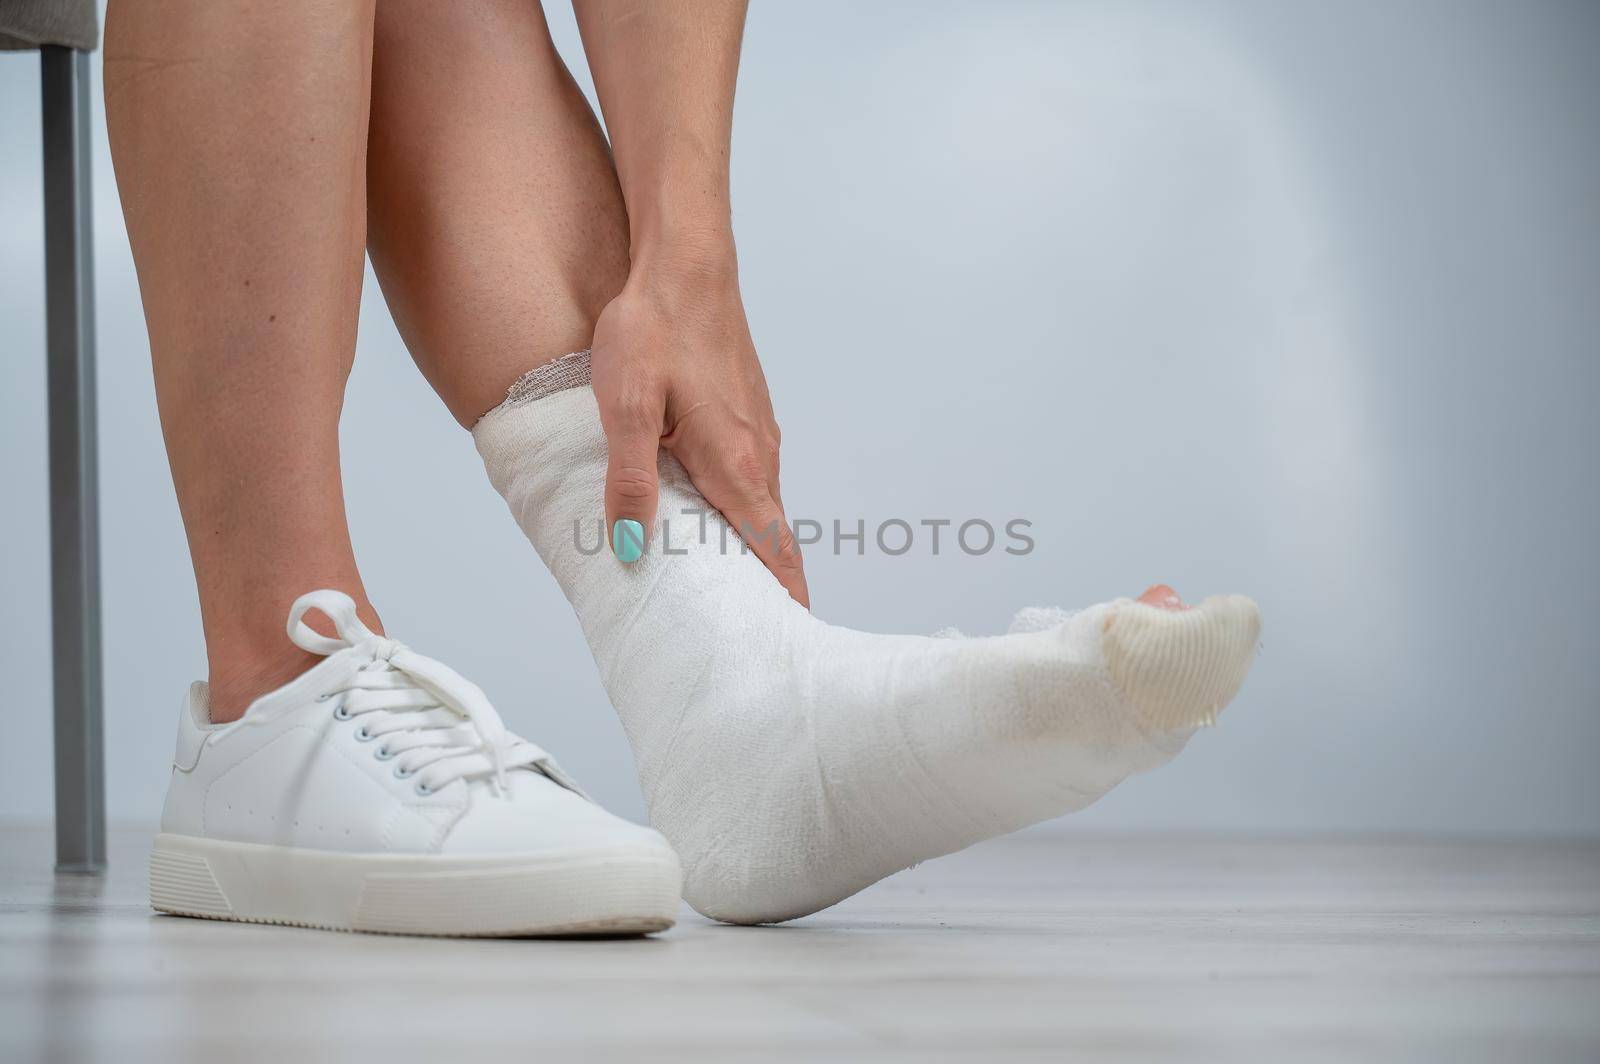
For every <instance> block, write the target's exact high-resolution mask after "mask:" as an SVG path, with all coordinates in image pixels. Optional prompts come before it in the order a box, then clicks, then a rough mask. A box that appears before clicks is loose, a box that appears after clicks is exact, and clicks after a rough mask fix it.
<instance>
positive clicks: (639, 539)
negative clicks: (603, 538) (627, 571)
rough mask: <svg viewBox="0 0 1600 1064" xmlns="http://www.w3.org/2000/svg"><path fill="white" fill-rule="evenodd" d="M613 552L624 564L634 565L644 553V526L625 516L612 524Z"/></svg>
mask: <svg viewBox="0 0 1600 1064" xmlns="http://www.w3.org/2000/svg"><path fill="white" fill-rule="evenodd" d="M611 553H613V554H615V555H616V556H617V561H619V562H622V563H623V564H624V565H632V564H633V563H634V562H636V561H638V560H639V556H640V555H642V554H643V553H644V526H643V525H641V524H640V523H639V522H637V521H633V520H630V519H628V518H626V517H624V518H623V519H622V520H620V521H615V522H613V523H612V525H611Z"/></svg>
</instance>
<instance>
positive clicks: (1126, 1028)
mask: <svg viewBox="0 0 1600 1064" xmlns="http://www.w3.org/2000/svg"><path fill="white" fill-rule="evenodd" d="M147 843H148V836H146V835H143V834H141V833H137V832H119V833H117V834H116V835H115V837H114V839H113V847H112V851H113V852H112V856H113V866H112V871H111V873H110V875H109V876H108V877H107V878H106V879H105V880H104V881H99V880H95V879H88V878H83V877H69V876H63V877H59V878H58V877H55V876H53V875H52V874H51V873H50V871H49V847H50V841H49V838H48V835H47V834H46V833H45V832H44V831H41V830H25V829H15V828H13V829H0V1058H3V1059H5V1060H26V1059H53V1060H76V1059H92V1058H104V1059H112V1060H119V1061H121V1060H137V1059H147V1060H188V1059H194V1060H208V1061H209V1060H224V1059H229V1058H231V1057H235V1056H237V1057H248V1058H261V1059H270V1060H274V1061H279V1062H288V1064H300V1062H302V1061H305V1060H317V1059H341V1060H343V1059H373V1060H384V1061H394V1060H402V1059H418V1058H423V1059H430V1060H434V1061H440V1062H453V1061H466V1060H485V1061H487V1060H491V1059H492V1060H517V1061H530V1062H538V1061H545V1060H550V1061H554V1060H567V1059H597V1058H605V1059H619V1060H624V1059H639V1058H641V1057H644V1056H650V1057H652V1059H654V1058H656V1057H661V1058H668V1059H682V1060H690V1059H694V1060H749V1059H781V1060H801V1059H816V1058H827V1059H832V1060H880V1059H882V1060H941V1059H974V1060H977V1059H982V1060H995V1059H1062V1058H1066V1057H1069V1056H1070V1057H1074V1058H1077V1059H1113V1060H1154V1059H1169V1058H1174V1057H1205V1058H1208V1059H1213V1060H1220V1059H1231V1060H1237V1059H1254V1060H1264V1061H1265V1060H1271V1061H1287V1060H1300V1059H1311V1060H1342V1061H1343V1060H1349V1061H1379V1060H1383V1061H1387V1060H1406V1061H1414V1060H1439V1061H1451V1062H1460V1061H1476V1060H1483V1061H1512V1062H1515V1064H1527V1062H1529V1061H1535V1060H1573V1061H1580V1060H1581V1061H1595V1060H1600V843H1561V842H1522V843H1482V842H1478V843H1467V842H1448V841H1421V840H1410V841H1404V840H1387V841H1375V840H1353V839H1342V840H1340V839H1333V840H1323V841H1311V842H1306V841H1289V840H1271V839H1241V838H1208V837H1195V836H1185V837H1172V838H1161V837H1148V836H1144V837H1124V836H1094V835H1090V836H1082V835H1074V834H1068V833H1065V832H1062V831H1060V830H1059V829H1056V830H1043V831H1038V832H1035V833H1031V834H1024V835H1020V836H1015V837H1013V838H1010V839H1002V840H998V841H996V842H993V843H989V844H987V845H984V846H981V847H978V848H976V849H974V850H970V851H968V852H967V853H965V854H961V855H958V856H956V857H954V858H946V859H944V860H942V861H935V862H932V863H930V864H927V865H924V866H922V867H921V868H917V869H914V870H913V871H911V872H909V873H905V874H902V875H901V876H898V877H895V878H894V879H892V880H891V881H889V882H887V883H884V884H880V885H879V886H878V887H876V888H874V889H873V890H870V891H868V892H866V893H865V894H863V895H861V896H859V897H857V898H854V899H852V900H850V901H848V902H846V903H845V904H843V905H840V906H838V907H836V908H835V909H833V910H831V911H829V912H827V913H824V914H822V915H820V916H814V917H811V918H810V919H807V920H802V921H799V922H797V923H795V924H791V925H788V926H785V927H778V928H728V927H720V926H716V925H713V924H709V923H707V922H705V921H703V920H701V919H700V918H699V917H697V916H695V915H693V914H692V913H690V912H689V911H688V910H685V911H684V915H683V920H682V922H681V923H680V924H679V925H678V927H677V928H675V929H674V930H672V931H670V932H668V933H667V934H665V935H662V936H659V937H657V938H655V939H651V940H637V939H636V940H610V941H587V942H541V941H509V942H458V941H435V940H420V939H404V938H388V937H380V936H369V935H339V934H330V933H326V932H318V931H299V930H289V929H280V928H268V927H256V926H250V925H241V924H222V923H211V922H208V921H196V920H185V919H179V918H174V917H164V916H157V915H155V914H153V913H152V912H150V911H149V910H148V909H147V908H146V906H145V898H144V882H143V881H144V875H145V857H144V848H145V846H146V845H147Z"/></svg>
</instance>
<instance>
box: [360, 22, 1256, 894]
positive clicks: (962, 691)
mask: <svg viewBox="0 0 1600 1064" xmlns="http://www.w3.org/2000/svg"><path fill="white" fill-rule="evenodd" d="M485 20H489V21H492V22H493V23H494V25H493V26H492V27H490V29H489V30H488V31H486V28H485V26H484V24H483V23H484V21H485ZM376 37H377V59H376V63H375V68H374V75H373V77H374V101H373V119H372V134H371V159H372V166H371V179H370V181H369V189H370V213H369V225H370V244H371V251H372V257H373V262H374V265H375V267H376V269H377V272H378V276H379V279H380V282H381V283H382V285H383V289H384V295H385V297H386V299H387V300H388V302H389V305H390V307H391V309H392V310H393V312H394V315H395V318H396V320H397V322H398V323H399V324H400V327H401V331H402V334H403V335H404V336H405V338H406V341H407V343H408V345H409V346H410V348H411V350H412V353H413V355H414V356H415V357H416V359H417V361H418V363H419V365H420V366H421V367H422V369H423V372H424V373H425V374H426V375H427V377H428V379H429V381H430V383H432V384H433V386H434V387H435V389H436V390H438V391H439V393H440V395H441V397H442V398H443V399H444V400H445V402H446V403H447V405H449V407H450V409H451V410H452V412H453V413H454V414H455V415H456V417H457V418H458V419H459V420H460V421H462V423H463V424H467V425H472V424H474V422H477V428H476V430H475V433H474V435H475V437H476V440H477V444H478V447H479V450H480V452H481V453H482V455H483V457H484V462H485V465H486V468H487V469H488V471H489V475H490V478H491V480H492V481H493V482H494V484H495V486H496V488H497V489H499V490H500V492H501V493H502V494H503V495H504V496H505V497H506V499H507V502H508V503H509V505H510V507H511V510H512V513H513V515H514V516H515V518H516V519H517V521H518V523H519V524H520V525H521V526H522V528H523V529H524V531H525V532H526V533H527V534H528V536H529V538H530V540H531V541H532V542H533V544H534V546H535V547H536V548H537V549H538V551H539V553H540V555H541V556H542V557H543V559H544V561H545V562H546V564H547V565H549V567H550V568H551V570H552V571H553V572H554V573H555V575H556V577H557V579H558V580H559V581H560V584H561V586H562V588H563V589H564V590H565V592H566V594H567V597H568V598H569V600H570V601H571V602H572V605H573V607H574V609H575V611H576V612H577V614H578V618H579V620H580V622H581V624H582V625H583V629H584V632H585V633H586V635H587V637H588V639H589V644H590V647H591V649H592V650H593V652H594V657H595V661H596V663H597V665H598V666H599V668H600V671H601V675H602V678H603V680H604V682H605V685H606V689H607V691H608V693H609V694H610V697H611V699H612V702H613V703H614V705H615V707H616V709H617V712H618V713H619V714H620V715H621V718H622V721H623V724H624V726H625V728H626V730H627V733H628V737H629V739H630V741H631V743H632V744H633V748H634V753H635V756H636V759H637V762H638V769H639V775H640V781H641V784H642V786H643V790H644V793H645V796H646V799H647V801H648V803H649V809H650V815H651V818H652V821H653V822H654V824H655V826H656V827H657V828H658V829H659V830H661V831H662V832H663V833H664V834H666V835H667V837H668V839H669V840H670V841H671V842H672V843H673V845H674V846H675V847H676V848H677V850H678V851H679V853H680V855H681V856H682V858H683V863H684V868H685V872H686V876H687V883H686V895H687V897H688V898H689V900H690V901H691V902H692V903H693V904H694V905H695V906H696V907H697V908H698V909H699V910H700V911H701V912H703V913H706V914H708V915H710V916H713V917H717V918H719V919H724V920H730V921H737V922H761V921H772V920H782V919H787V918H791V917H795V916H800V915H803V914H805V913H808V912H813V911H815V910H817V909H820V908H823V907H825V906H827V905H830V904H832V903H834V902H836V901H838V900H840V899H841V898H844V897H847V896H848V895H850V894H852V893H854V892H856V891H858V890H860V889H862V888H863V887H865V886H867V885H869V884H870V883H872V882H874V881H876V880H878V879H880V878H882V877H883V876H885V875H889V874H891V873H893V872H895V871H896V870H898V869H900V868H904V867H906V866H907V865H910V864H912V863H915V862H916V861H919V860H924V859H927V858H930V857H934V856H937V855H939V854H943V853H949V852H951V851H953V850H956V849H960V848H961V847H963V846H966V845H969V844H971V843H973V842H975V841H978V840H979V839H983V838H988V837H990V836H993V835H996V834H1000V833H1002V832H1006V831H1011V830H1014V829H1016V828H1019V827H1022V826H1024V825H1026V824H1030V823H1033V822H1035V821H1038V820H1042V819H1045V818H1048V817H1053V816H1056V815H1059V814H1061V813H1063V812H1066V811H1068V810H1071V809H1076V808H1079V807H1081V806H1083V805H1086V804H1088V803H1089V802H1091V801H1093V800H1094V799H1095V798H1097V797H1098V796H1100V795H1101V794H1103V793H1105V791H1106V790H1108V789H1109V788H1110V787H1112V786H1114V785H1115V784H1116V783H1117V782H1118V781H1119V780H1121V779H1123V778H1124V777H1125V776H1127V775H1128V774H1129V773H1131V772H1135V771H1139V770H1141V769H1146V768H1150V767H1153V766H1155V765H1158V764H1160V763H1162V762H1163V761H1165V760H1167V759H1168V758H1170V757H1171V756H1172V755H1173V754H1175V753H1176V752H1177V751H1178V750H1179V749H1180V748H1181V747H1182V746H1183V744H1184V742H1185V741H1186V740H1187V738H1188V736H1189V734H1190V733H1191V732H1192V730H1193V729H1194V728H1195V727H1196V726H1197V725H1198V724H1200V723H1202V722H1205V721H1207V720H1210V719H1211V718H1212V716H1213V715H1214V713H1215V712H1216V710H1217V709H1219V708H1220V707H1221V706H1222V705H1223V704H1224V703H1226V701H1227V700H1228V699H1229V698H1231V697H1232V695H1233V693H1234V691H1235V690H1236V689H1237V687H1238V684H1239V682H1240V681H1241V680H1242V678H1243V674H1244V671H1245V669H1246V668H1247V667H1248V664H1249V662H1250V660H1251V658H1252V656H1253V654H1254V649H1255V645H1256V639H1257V625H1258V622H1257V618H1256V611H1255V607H1254V605H1253V604H1252V603H1250V602H1249V600H1247V599H1242V598H1233V597H1229V598H1219V599H1211V600H1207V601H1206V602H1204V603H1202V604H1200V605H1199V606H1196V607H1194V608H1193V609H1178V608H1173V607H1176V606H1178V605H1179V604H1178V603H1177V602H1176V601H1175V600H1176V596H1174V595H1172V594H1171V592H1170V589H1166V588H1153V589H1151V591H1150V592H1148V593H1147V594H1146V595H1145V596H1142V597H1141V601H1130V600H1119V601H1118V602H1115V603H1109V604H1105V605H1102V606H1097V607H1092V608H1091V609H1088V610H1085V611H1082V612H1081V613H1078V614H1076V615H1073V616H1072V617H1070V618H1066V617H1065V616H1064V615H1061V616H1056V617H1055V618H1054V621H1053V622H1052V623H1047V624H1046V625H1045V626H1044V627H1043V629H1042V630H1036V631H1017V632H1015V633H1013V634H1009V635H1007V636H1003V637H999V638H994V639H969V640H949V639H932V638H921V637H909V636H878V635H867V634H864V633H859V632H853V631H850V630H847V629H842V628H837V627H833V626H830V625H827V624H824V623H823V622H822V621H820V620H818V619H817V618H816V617H813V616H812V615H811V614H809V613H808V612H807V611H806V610H804V609H803V608H801V607H800V606H798V605H797V604H796V603H795V602H794V601H792V600H791V599H790V598H789V597H788V596H787V595H786V594H785V593H784V592H783V590H782V588H781V587H780V586H779V585H778V584H777V583H776V581H775V580H773V578H772V577H771V575H770V574H769V573H768V572H767V571H766V570H765V569H764V568H763V567H762V566H761V564H760V563H759V562H758V561H757V560H756V559H755V557H754V556H752V555H744V554H741V553H740V552H739V551H738V550H737V549H733V550H731V551H729V552H727V553H724V552H722V551H721V550H720V549H718V548H717V544H718V543H719V541H720V538H721V537H720V535H719V532H720V529H719V528H718V527H717V522H718V521H719V520H720V519H719V518H717V517H716V515H715V514H712V515H710V517H709V521H710V522H711V524H710V527H709V529H708V531H709V535H708V536H707V541H706V544H705V545H698V544H695V543H692V542H691V543H689V544H687V546H688V547H689V553H688V554H686V555H684V556H674V557H670V558H669V557H664V556H662V555H661V554H660V553H659V552H658V551H655V550H652V551H651V552H649V553H647V555H646V557H645V558H643V559H642V560H641V561H640V562H638V563H636V564H635V565H633V566H623V565H621V564H620V563H618V562H617V561H616V559H615V558H613V557H612V556H611V554H610V553H609V552H605V551H602V552H601V553H599V554H597V555H593V556H584V555H582V554H580V553H579V552H578V551H577V550H576V549H575V547H574V542H573V531H572V530H573V523H574V522H575V521H580V520H581V521H582V522H585V526H586V527H591V528H592V527H593V522H594V521H595V520H596V519H597V518H598V517H599V515H600V504H601V500H602V498H603V494H604V480H605V471H606V446H605V440H604V438H603V436H602V434H601V429H600V424H599V421H598V417H597V414H596V409H595V401H594V396H593V393H592V391H591V390H590V389H589V387H588V386H587V376H586V374H587V366H586V363H583V362H581V360H580V361H573V360H568V361H557V362H554V363H551V364H550V365H549V366H547V367H546V369H545V371H544V373H543V374H542V375H536V379H535V380H533V381H531V382H530V384H529V386H525V387H522V388H519V389H518V391H519V395H520V398H519V399H518V400H516V401H514V402H511V403H508V404H507V405H505V406H502V407H500V408H498V409H495V410H494V411H493V412H492V413H490V414H489V415H488V416H487V417H483V418H482V420H481V421H478V418H479V415H482V414H483V413H484V411H486V410H489V409H490V408H491V407H494V406H495V404H496V403H498V402H499V401H500V400H501V399H502V398H503V397H504V396H505V395H506V391H507V389H508V387H510V386H511V385H512V384H513V383H514V382H516V381H518V379H519V377H521V376H522V375H523V374H524V372H525V371H526V370H528V369H529V368H530V367H534V366H538V365H539V364H540V362H541V361H548V360H549V359H550V358H551V357H552V355H553V354H554V353H556V352H560V351H570V350H574V349H576V348H581V347H584V346H586V345H587V343H588V338H589V336H590V335H592V332H593V328H594V321H595V317H596V316H597V315H598V314H599V312H600V310H601V309H602V308H603V307H604V306H605V304H606V302H607V301H608V300H609V299H610V298H611V297H612V296H613V295H615V294H616V292H618V291H619V290H620V289H621V287H622V285H623V283H624V281H625V280H626V276H627V269H628V257H627V248H628V237H627V233H628V230H627V219H626V216H625V214H624V212H623V205H622V200H621V196H620V194H619V192H618V190H617V182H616V175H615V172H614V170H613V168H612V165H611V162H610V158H609V155H608V153H607V151H606V146H605V141H604V138H603V137H602V135H601V133H600V130H599V127H598V125H597V123H596V122H595V120H594V117H593V115H592V114H591V113H590V112H589V110H588V107H587V106H586V105H585V104H584V102H583V99H582V96H581V94H580V93H578V91H577V89H576V86H575V85H573V83H572V80H571V78H570V76H569V75H568V74H567V71H566V69H565V67H563V66H562V65H561V62H560V59H559V57H557V56H556V54H555V50H554V48H553V47H552V46H551V45H550V43H549V38H548V34H547V32H546V30H545V27H544V24H543V19H542V16H541V15H540V13H539V11H538V8H537V7H536V6H532V5H512V4H504V5H499V4H494V5H484V6H481V7H474V8H472V9H471V17H470V18H469V17H467V16H466V14H465V12H464V11H463V9H461V7H460V5H437V4H431V3H426V2H424V0H391V2H389V3H387V4H385V5H381V6H380V8H379V11H378V16H377V31H376ZM402 72H403V74H404V76H401V73H402ZM444 85H448V86H449V91H434V89H435V88H437V87H438V86H444ZM430 86H433V87H434V88H430ZM508 86H509V88H508ZM463 159H467V160H471V165H470V166H468V167H463V166H461V165H460V163H459V161H460V160H463ZM530 175H533V177H532V178H530ZM541 381H542V382H544V384H541ZM550 381H559V382H561V383H562V384H564V385H567V387H563V388H560V389H558V390H554V391H550V389H549V388H548V387H544V385H546V384H548V382H550ZM541 388H543V390H544V391H550V394H542V391H541ZM660 465H661V473H662V501H661V506H660V511H659V516H660V517H663V518H668V519H671V518H672V516H673V515H674V513H680V512H682V511H684V510H693V511H701V510H704V509H705V502H704V500H703V498H702V497H701V496H700V494H699V493H698V492H697V491H695V490H694V488H693V487H692V485H691V484H690V483H689V481H688V479H687V477H686V476H685V475H684V474H683V470H682V469H681V467H679V466H678V465H677V463H676V462H675V461H673V460H672V459H670V458H668V457H665V456H663V457H662V458H661V462H660ZM691 522H693V523H694V524H695V525H696V526H697V525H698V518H697V517H691V518H687V519H684V520H683V522H682V525H681V526H680V527H687V526H688V525H689V524H690V523H691ZM730 541H732V540H730ZM653 542H654V541H653ZM1046 612H1047V611H1046ZM1045 616H1046V613H1042V612H1039V611H1034V612H1031V613H1029V614H1027V616H1025V617H1023V618H1021V621H1022V625H1021V626H1022V627H1028V626H1029V624H1030V623H1032V624H1033V625H1034V626H1035V627H1037V622H1038V621H1039V619H1040V618H1041V617H1045Z"/></svg>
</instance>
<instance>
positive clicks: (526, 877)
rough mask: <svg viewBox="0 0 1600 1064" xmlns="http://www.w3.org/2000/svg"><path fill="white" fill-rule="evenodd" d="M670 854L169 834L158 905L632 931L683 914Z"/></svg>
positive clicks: (499, 930) (376, 922)
mask: <svg viewBox="0 0 1600 1064" xmlns="http://www.w3.org/2000/svg"><path fill="white" fill-rule="evenodd" d="M682 885H683V875H682V872H681V871H680V869H679V866H678V858H677V856H676V855H675V854H673V853H672V851H671V850H668V849H664V848H662V847H649V846H618V847H609V848H604V849H590V850H581V851H569V852H564V853H563V852H558V853H550V854H537V855H529V854H507V855H495V856H483V857H446V856H434V855H426V854H346V853H335V852H331V851H325V850H308V849H301V848H298V847H292V846H268V845H262V844H259V843H248V842H224V841H220V840H216V839H202V838H196V837H194V836H189V835H171V834H166V833H163V834H161V835H158V836H157V837H156V842H155V847H154V849H153V850H152V851H151V853H150V905H151V906H152V907H153V908H154V909H156V910H157V911H158V912H164V913H171V914H173V915H175V916H194V917H201V918H204V919H209V920H236V921H241V922H244V923H254V924H286V925H290V926H294V927H315V928H323V929H326V930H330V931H370V932H377V933H380V934H395V935H442V936H452V937H512V936H534V935H538V936H545V935H552V936H554V935H633V934H648V933H650V932H652V931H664V930H666V929H667V928H669V927H671V926H672V925H673V923H674V922H675V921H676V919H677V915H678V903H679V896H680V891H681V889H682Z"/></svg>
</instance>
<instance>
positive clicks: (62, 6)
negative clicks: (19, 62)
mask: <svg viewBox="0 0 1600 1064" xmlns="http://www.w3.org/2000/svg"><path fill="white" fill-rule="evenodd" d="M42 44H59V45H63V46H65V47H67V48H77V49H79V50H81V51H85V52H88V51H93V50H94V49H95V48H98V47H99V46H100V13H99V11H98V10H96V5H95V0H0V50H9V51H17V50H20V49H33V48H37V47H39V46H40V45H42Z"/></svg>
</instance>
